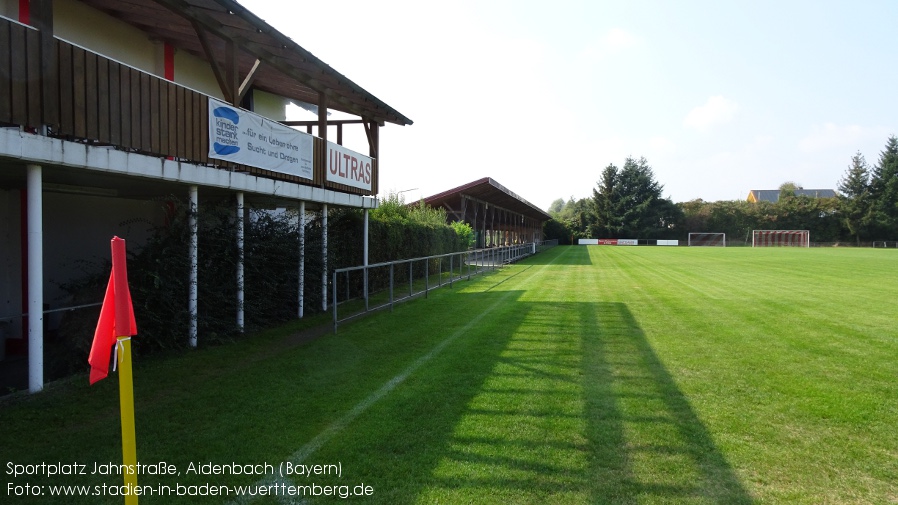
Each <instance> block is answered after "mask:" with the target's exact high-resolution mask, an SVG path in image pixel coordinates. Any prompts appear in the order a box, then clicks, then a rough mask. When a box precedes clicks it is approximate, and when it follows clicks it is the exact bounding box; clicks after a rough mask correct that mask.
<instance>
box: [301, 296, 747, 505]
mask: <svg viewBox="0 0 898 505" xmlns="http://www.w3.org/2000/svg"><path fill="white" fill-rule="evenodd" d="M513 296H514V297H511V296H510V295H509V292H504V293H503V292H488V293H480V294H477V295H474V296H472V297H471V298H474V297H476V300H477V303H478V304H479V305H480V306H481V307H487V306H490V307H491V309H487V310H488V311H490V313H489V314H488V315H487V316H485V317H484V319H483V320H482V321H480V322H479V323H478V324H476V325H474V326H472V327H470V328H467V329H466V330H465V332H464V334H463V335H461V336H459V337H458V338H457V339H456V340H454V341H453V342H452V344H450V345H448V346H447V347H446V348H445V349H443V351H442V352H441V354H440V355H439V356H438V357H435V358H434V359H433V360H432V361H430V362H429V363H428V364H427V365H426V366H422V367H421V368H420V369H419V370H418V371H417V372H416V373H415V374H414V375H413V376H410V377H409V379H408V380H407V381H405V383H404V384H403V385H402V386H401V387H398V388H396V390H395V391H393V392H392V393H391V394H390V395H389V396H387V397H385V398H383V399H382V401H380V402H379V403H378V404H376V405H375V406H373V407H372V408H371V411H370V413H369V414H366V415H365V416H363V417H361V418H359V420H358V422H356V423H353V425H351V426H350V427H348V428H347V432H346V433H345V434H344V435H341V436H340V437H339V441H336V442H335V443H333V444H330V445H329V446H327V447H325V448H323V449H322V451H320V452H319V453H318V454H317V455H316V458H315V459H316V460H317V461H319V462H323V463H324V462H328V461H331V460H334V461H335V460H340V461H342V464H343V467H344V468H345V469H347V470H346V473H348V474H351V475H352V476H353V478H357V479H358V480H364V481H365V482H366V483H369V484H371V485H372V486H374V487H375V489H376V492H375V494H374V495H373V496H371V497H369V498H368V499H366V500H364V502H365V503H391V504H402V503H503V504H504V503H574V504H579V503H620V504H631V503H634V504H635V503H645V502H648V503H654V502H668V503H671V502H672V503H718V504H750V503H752V499H751V497H750V496H749V494H748V493H747V491H746V490H745V489H744V488H743V487H742V485H741V483H740V482H739V479H738V477H737V476H736V475H735V473H734V472H733V470H732V468H731V467H730V466H729V464H728V463H727V461H726V459H725V457H724V456H723V454H722V453H721V452H720V451H719V449H717V447H716V446H715V444H714V442H713V440H712V438H711V435H710V433H709V432H708V429H707V428H706V427H705V426H704V425H703V424H702V422H701V421H700V420H699V418H698V417H697V415H696V413H695V412H694V411H693V409H692V407H691V405H690V404H689V401H688V399H687V398H686V397H685V395H684V394H683V393H682V392H681V391H680V390H679V388H678V387H677V385H676V383H675V382H674V380H673V377H672V376H671V374H670V373H669V372H668V371H667V370H666V369H665V367H664V365H663V364H662V363H661V361H660V360H659V358H658V357H657V355H655V353H654V351H653V350H652V348H651V346H650V344H649V343H648V341H647V340H646V337H645V335H644V333H643V332H642V330H641V329H640V328H639V326H638V324H637V322H636V321H635V319H634V318H633V316H632V314H631V313H630V312H629V310H628V309H627V307H626V306H625V305H623V304H616V303H565V302H560V303H538V304H537V303H527V302H523V301H520V300H518V299H516V298H517V296H518V294H517V293H516V292H514V295H513ZM467 297H468V296H467V295H464V298H467ZM458 303H459V306H466V305H467V306H468V307H470V305H469V304H470V301H465V302H462V301H459V302H458ZM343 480H344V481H346V480H352V479H347V477H346V475H344V477H343Z"/></svg>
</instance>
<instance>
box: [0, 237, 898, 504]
mask: <svg viewBox="0 0 898 505" xmlns="http://www.w3.org/2000/svg"><path fill="white" fill-rule="evenodd" d="M896 267H898V255H896V254H894V253H893V252H892V251H885V250H872V249H791V248H784V249H749V248H728V249H718V248H649V247H626V248H625V247H559V248H555V249H552V250H550V251H547V252H545V253H542V254H540V255H537V256H535V257H533V258H531V259H529V260H527V261H525V262H522V263H519V264H517V265H513V266H511V267H508V268H506V269H504V270H502V271H500V272H497V273H494V274H487V275H485V276H479V277H477V278H475V279H473V280H471V281H462V282H457V283H455V284H454V287H453V288H451V289H450V288H445V287H444V288H443V289H440V290H436V291H433V292H431V293H430V295H429V298H428V299H417V300H414V301H410V302H407V303H404V304H400V305H397V306H396V308H395V310H394V311H393V312H392V313H390V312H379V313H376V314H373V315H371V316H369V317H366V318H363V319H360V320H357V321H354V322H352V323H351V324H344V325H342V326H341V327H340V331H339V333H338V334H337V335H333V334H324V335H323V336H321V337H320V338H317V339H309V338H304V337H303V336H302V334H297V333H296V330H297V328H298V326H296V325H289V326H287V327H285V328H281V329H278V330H274V331H271V332H267V333H265V334H262V335H259V336H256V337H253V338H252V339H248V340H246V341H242V342H238V343H236V344H233V345H228V346H223V347H218V348H213V349H205V350H200V351H197V352H190V353H185V354H184V355H180V356H176V357H173V358H170V359H167V360H162V359H153V360H147V361H145V362H138V363H137V364H136V370H135V384H136V391H135V395H136V399H137V405H136V409H137V441H138V457H139V459H140V461H141V462H144V463H156V462H160V461H165V462H168V463H172V464H175V465H177V467H178V468H179V469H180V470H182V472H183V471H184V470H185V469H186V468H187V465H188V464H189V463H190V462H213V463H219V464H221V463H231V462H236V463H241V464H250V463H263V462H270V463H272V464H275V465H276V464H278V463H280V462H282V461H290V462H293V463H299V462H303V463H305V464H312V463H320V464H337V463H339V465H340V466H341V468H342V475H341V476H340V477H334V476H330V477H329V476H317V477H314V478H307V477H300V476H294V477H292V478H290V479H289V480H288V481H286V482H289V483H292V484H311V483H312V482H315V483H316V484H318V485H347V486H350V488H351V487H352V486H355V485H358V484H361V483H364V484H365V485H370V486H371V487H372V488H373V495H371V496H369V497H366V498H361V497H353V498H351V501H353V502H357V503H389V504H411V503H448V504H455V503H478V504H480V503H497V504H498V503H502V504H504V503H552V504H556V503H557V504H564V503H571V504H579V503H621V504H643V503H717V504H730V503H807V504H812V503H813V504H819V503H832V504H843V503H886V504H887V503H898V437H896V435H895V434H896V433H898V406H896V405H898V403H896V398H898V329H896V326H895V322H894V308H893V307H894V300H895V299H896V298H898V285H896V283H895V282H894V272H895V271H896ZM320 322H321V323H323V324H327V323H328V322H329V319H328V316H324V317H322V318H321V319H320ZM303 324H305V325H307V324H309V323H308V322H306V323H303ZM138 325H139V314H138ZM136 338H139V337H136ZM116 388H117V382H116V379H115V378H114V376H111V378H110V379H108V380H105V381H103V382H101V383H100V384H98V385H96V386H94V387H88V386H87V377H86V374H85V375H84V376H82V377H76V378H74V379H73V380H68V381H63V382H60V383H58V384H54V385H52V386H51V387H49V388H48V389H47V391H45V392H43V393H41V394H38V395H33V396H24V395H19V396H17V397H13V398H7V399H5V400H3V401H2V403H0V426H3V431H2V435H0V454H2V458H0V463H3V465H4V467H3V473H4V482H3V489H0V495H3V493H6V492H7V488H6V483H7V482H10V481H12V482H14V483H15V484H19V485H21V484H24V483H25V482H30V483H32V484H40V485H44V486H46V485H48V484H61V483H75V484H90V485H95V484H101V483H103V482H107V483H109V484H118V483H119V482H120V481H121V478H120V477H119V476H105V477H90V476H86V477H81V476H78V477H69V478H65V477H54V478H52V479H49V478H39V477H31V478H28V479H26V478H24V477H18V478H15V479H13V478H12V477H11V476H10V475H8V474H7V466H6V463H7V462H8V461H11V462H14V463H21V464H24V463H30V464H34V463H41V462H58V461H61V462H71V461H75V460H77V461H79V462H87V463H91V464H92V463H93V462H95V461H96V462H101V463H102V462H120V458H121V456H120V439H119V424H118V422H119V421H118V398H117V390H116ZM259 480H260V478H259V477H256V476H217V477H216V476H212V477H210V476H196V475H193V476H189V475H182V476H180V477H177V478H174V477H161V476H141V477H140V479H139V482H140V484H147V485H156V484H159V483H162V484H169V485H174V484H175V483H181V484H193V485H200V484H203V483H206V482H210V483H213V484H227V485H237V484H251V483H255V482H258V481H259ZM4 496H5V495H4ZM3 501H4V502H5V503H10V501H9V500H3ZM226 501H227V500H225V499H222V498H220V497H219V498H197V497H190V498H181V499H180V500H179V499H175V498H172V497H164V498H160V497H155V498H154V497H143V498H141V503H173V502H174V503H224V502H226ZM334 501H340V500H338V499H336V498H324V497H319V498H315V499H309V500H308V502H309V503H331V502H334ZM53 502H54V501H53V500H52V499H49V498H48V497H42V498H40V499H32V500H26V499H24V498H22V497H15V498H14V499H13V500H12V501H11V503H53ZM120 502H121V499H120V498H115V499H113V498H106V499H105V500H104V499H101V498H97V497H91V498H89V499H87V498H84V499H82V500H81V501H78V500H77V499H74V498H72V497H67V498H65V499H57V500H56V501H55V503H120ZM253 503H280V502H279V501H277V500H275V499H273V498H264V499H258V500H256V501H255V502H253Z"/></svg>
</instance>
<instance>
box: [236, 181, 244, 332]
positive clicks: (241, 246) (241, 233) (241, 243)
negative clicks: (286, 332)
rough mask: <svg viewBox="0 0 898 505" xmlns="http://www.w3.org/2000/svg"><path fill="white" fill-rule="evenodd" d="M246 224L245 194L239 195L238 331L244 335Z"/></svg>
mask: <svg viewBox="0 0 898 505" xmlns="http://www.w3.org/2000/svg"><path fill="white" fill-rule="evenodd" d="M245 224H246V220H245V213H244V208H243V192H242V191H239V192H238V193H237V330H239V331H240V333H243V329H244V326H245V324H244V323H245V319H244V315H245V314H244V311H243V302H244V300H245V295H246V294H245V291H244V287H245V284H244V280H245V279H244V269H243V260H244V256H245V255H244V232H245V230H244V227H245Z"/></svg>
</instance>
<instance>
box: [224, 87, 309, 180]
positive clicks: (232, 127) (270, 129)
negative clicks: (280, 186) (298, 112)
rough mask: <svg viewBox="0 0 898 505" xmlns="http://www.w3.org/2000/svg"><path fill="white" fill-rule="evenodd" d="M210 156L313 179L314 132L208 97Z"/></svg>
mask: <svg viewBox="0 0 898 505" xmlns="http://www.w3.org/2000/svg"><path fill="white" fill-rule="evenodd" d="M209 157H210V158H215V159H217V160H225V161H231V162H234V163H240V164H241V165H249V166H252V167H258V168H264V169H266V170H272V171H274V172H280V173H283V174H290V175H296V176H299V177H302V178H304V179H310V180H311V179H312V157H313V152H312V136H311V135H309V134H307V133H303V132H301V131H298V130H294V129H293V128H290V127H288V126H284V125H282V124H280V123H277V122H275V121H272V120H270V119H267V118H264V117H262V116H260V115H258V114H253V113H252V112H248V111H245V110H243V109H240V108H237V107H233V106H230V105H228V104H226V103H224V102H219V101H218V100H215V99H214V98H209Z"/></svg>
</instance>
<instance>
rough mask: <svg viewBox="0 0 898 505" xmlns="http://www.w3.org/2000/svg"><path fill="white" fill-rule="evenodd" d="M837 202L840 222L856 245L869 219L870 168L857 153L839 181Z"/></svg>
mask: <svg viewBox="0 0 898 505" xmlns="http://www.w3.org/2000/svg"><path fill="white" fill-rule="evenodd" d="M838 187H839V200H840V201H841V203H842V211H841V214H842V221H843V223H844V224H845V226H846V227H847V228H848V231H849V232H851V234H852V235H854V237H855V239H856V240H857V243H858V245H860V243H861V235H862V234H865V233H866V232H867V229H868V227H869V226H870V219H871V215H870V213H871V211H872V209H871V204H872V202H871V199H870V168H869V166H868V165H867V160H865V159H864V155H863V154H861V152H860V151H858V152H857V153H856V154H855V155H854V156H852V157H851V164H850V165H848V170H846V171H845V176H844V177H842V179H841V180H840V181H839V186H838Z"/></svg>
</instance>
